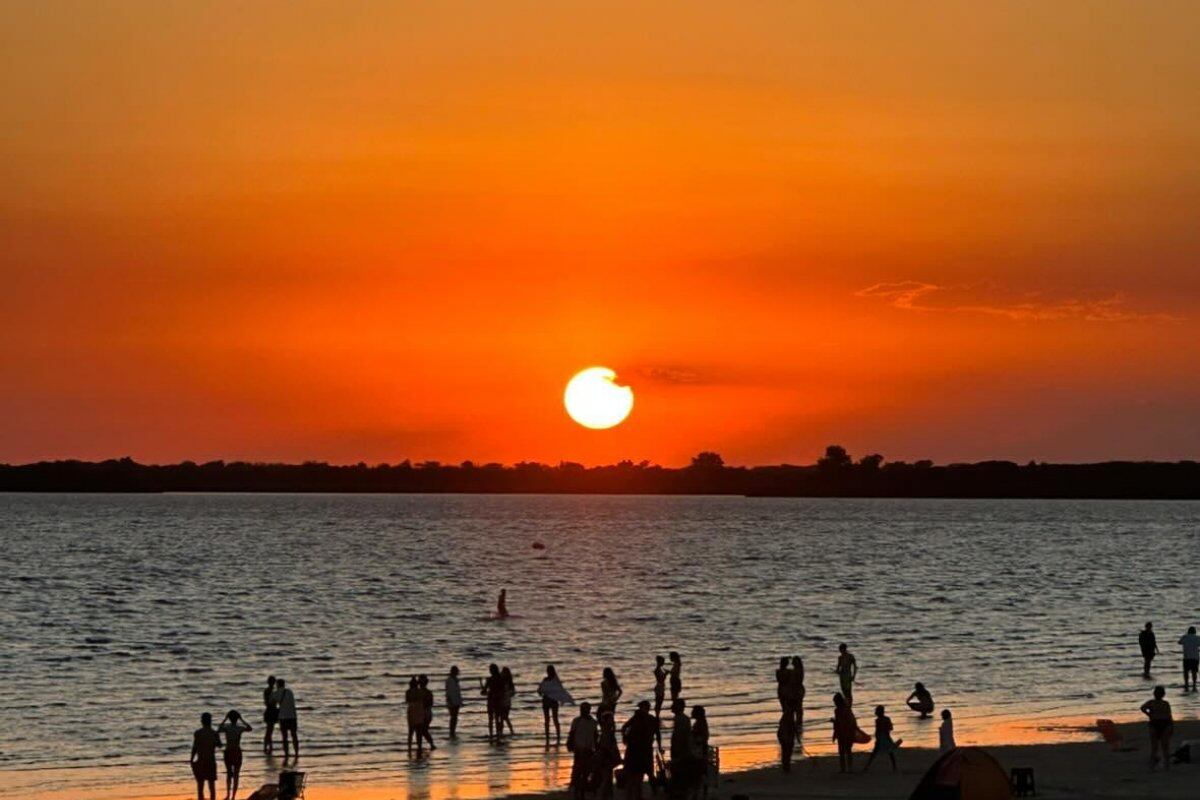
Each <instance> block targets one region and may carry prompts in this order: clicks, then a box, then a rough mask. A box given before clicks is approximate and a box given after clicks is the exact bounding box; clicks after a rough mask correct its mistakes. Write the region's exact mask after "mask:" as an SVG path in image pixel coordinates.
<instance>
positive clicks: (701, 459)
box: [692, 450, 725, 470]
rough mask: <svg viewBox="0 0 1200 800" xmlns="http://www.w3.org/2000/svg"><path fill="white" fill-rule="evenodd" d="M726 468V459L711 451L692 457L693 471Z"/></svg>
mask: <svg viewBox="0 0 1200 800" xmlns="http://www.w3.org/2000/svg"><path fill="white" fill-rule="evenodd" d="M724 466H725V459H723V458H721V456H720V455H719V454H717V453H714V452H712V451H711V450H705V451H704V452H702V453H697V454H696V455H694V456H692V469H705V470H718V469H721V468H723V467H724Z"/></svg>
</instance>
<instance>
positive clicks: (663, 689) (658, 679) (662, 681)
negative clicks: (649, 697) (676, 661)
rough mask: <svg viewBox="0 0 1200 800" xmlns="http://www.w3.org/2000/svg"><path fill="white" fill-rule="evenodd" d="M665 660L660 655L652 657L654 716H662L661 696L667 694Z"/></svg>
mask: <svg viewBox="0 0 1200 800" xmlns="http://www.w3.org/2000/svg"><path fill="white" fill-rule="evenodd" d="M666 663H667V660H666V659H665V658H663V657H662V656H655V657H654V716H656V717H661V716H662V707H663V698H664V697H666V695H667V670H666V667H665V666H664V665H665V664H666Z"/></svg>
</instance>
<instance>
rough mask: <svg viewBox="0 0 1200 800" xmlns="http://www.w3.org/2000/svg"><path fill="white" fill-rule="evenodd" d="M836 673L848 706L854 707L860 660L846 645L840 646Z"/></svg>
mask: <svg viewBox="0 0 1200 800" xmlns="http://www.w3.org/2000/svg"><path fill="white" fill-rule="evenodd" d="M834 672H836V673H837V676H838V682H839V683H840V684H841V688H842V697H843V698H844V699H845V701H846V705H850V706H852V705H854V681H856V680H858V659H856V658H855V657H854V654H853V653H851V652H850V650H849V649H848V648H847V647H846V645H845V644H839V645H838V660H837V667H836V668H835V669H834Z"/></svg>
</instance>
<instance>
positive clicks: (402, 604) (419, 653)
mask: <svg viewBox="0 0 1200 800" xmlns="http://www.w3.org/2000/svg"><path fill="white" fill-rule="evenodd" d="M1198 531H1200V503H1185V502H1173V503H1158V502H1094V501H1079V502H1074V501H1016V500H1004V501H982V500H981V501H961V500H960V501H938V500H810V499H744V498H730V497H720V498H718V497H695V498H690V497H594V496H589V497H579V496H554V497H546V496H354V495H349V496H347V495H337V496H333V495H301V496H298V495H153V496H113V495H89V496H85V495H45V496H37V495H0V573H2V574H3V576H4V577H3V579H2V580H0V636H3V641H4V642H5V647H4V649H3V651H0V678H2V680H0V729H2V730H4V731H5V734H4V736H3V737H2V741H0V796H3V797H6V798H14V800H16V799H17V798H40V797H46V798H50V797H63V798H66V797H71V798H77V799H82V800H86V799H87V798H90V797H97V798H98V797H111V796H115V795H118V794H119V795H123V796H126V797H135V796H138V795H144V796H151V795H156V796H157V795H163V794H165V793H166V789H165V788H164V787H167V788H169V787H171V786H175V787H176V788H177V791H176V794H178V796H180V797H185V796H189V795H190V794H192V793H193V791H194V784H193V783H192V781H191V776H190V772H189V771H188V768H187V765H186V761H187V754H188V749H189V747H190V741H191V731H192V730H193V729H194V728H195V727H196V725H197V723H198V716H199V714H200V712H202V711H211V712H212V713H213V714H214V715H215V716H217V717H218V718H219V717H220V716H221V715H223V713H224V712H225V711H226V710H228V709H230V708H237V709H239V710H240V711H242V712H243V714H245V715H246V717H247V718H248V719H249V721H250V722H251V724H253V725H256V726H257V725H258V723H259V722H260V720H261V710H260V706H261V689H262V686H263V681H264V680H265V678H266V676H267V675H268V674H276V675H280V676H282V677H285V678H287V679H288V681H289V683H290V684H291V685H292V686H293V688H294V689H295V692H296V696H297V700H298V703H299V707H300V728H301V736H302V753H303V755H302V759H301V767H302V768H303V769H306V770H308V771H309V772H310V775H311V780H312V782H313V786H314V787H320V786H322V785H324V786H330V787H332V786H337V787H341V788H342V789H347V787H350V788H353V787H358V788H357V790H356V796H362V797H376V796H378V797H380V798H383V797H404V796H412V797H429V798H441V797H463V798H466V797H479V796H488V795H495V794H500V793H506V792H526V791H537V790H539V789H541V788H546V787H551V788H553V787H557V786H561V785H562V784H563V783H565V782H566V778H567V775H568V773H569V754H567V753H566V752H565V750H551V751H550V752H549V753H548V752H547V750H546V749H545V747H544V746H543V740H542V737H541V712H540V706H539V705H538V700H537V697H536V695H535V694H534V693H533V688H534V686H535V685H536V683H537V680H538V679H539V677H540V676H541V673H542V671H543V669H544V665H545V663H546V662H553V663H555V664H556V665H557V666H558V669H559V672H560V674H561V675H562V677H563V681H564V683H565V684H566V686H567V688H568V689H570V690H571V691H572V693H573V694H574V695H575V696H576V697H577V698H579V699H595V697H596V696H597V695H598V694H599V691H598V684H599V678H600V670H601V668H602V667H604V666H612V667H613V668H614V669H615V670H616V672H617V674H618V676H619V677H620V679H621V682H622V684H623V685H624V688H625V697H624V700H623V701H622V708H621V709H619V710H618V716H619V717H623V716H624V714H625V713H627V712H628V711H630V710H631V709H632V704H633V702H635V701H636V700H638V699H641V698H649V697H650V695H651V692H650V689H651V687H652V685H653V678H652V675H651V670H652V668H653V665H654V655H656V654H663V655H665V654H666V652H667V651H668V650H672V649H674V650H678V651H680V653H681V654H682V656H683V662H684V672H683V676H684V696H685V697H686V698H687V699H688V700H689V702H690V703H691V704H696V703H701V704H704V705H705V706H707V708H708V710H709V717H710V724H711V727H712V730H713V743H714V744H718V745H720V746H721V747H722V751H723V754H724V758H725V764H726V768H727V769H728V768H736V767H741V766H750V765H753V764H757V763H763V762H765V761H769V760H770V759H772V758H774V756H775V749H774V744H773V743H774V728H775V723H776V720H777V718H778V706H777V703H776V700H775V689H774V683H773V672H774V668H775V666H776V662H777V660H778V658H779V656H781V655H792V654H798V655H800V656H802V657H803V658H804V660H805V664H806V668H807V672H808V681H807V684H808V697H807V701H806V707H807V713H806V723H807V725H808V730H807V733H806V746H807V747H808V748H809V749H810V750H813V751H817V752H822V751H824V750H826V749H827V748H825V742H826V740H827V739H828V726H827V722H826V720H827V719H828V716H829V713H828V705H829V695H831V694H832V693H833V692H834V691H835V690H836V678H835V676H834V675H833V674H832V667H833V663H834V660H835V658H836V651H835V648H836V645H837V643H838V642H840V641H847V642H849V644H850V646H851V649H852V651H853V652H855V654H856V655H857V657H858V659H859V662H860V665H861V668H862V673H861V676H860V683H859V684H858V687H857V691H856V697H855V700H856V709H857V711H858V713H859V715H860V717H862V718H864V719H862V720H861V721H862V722H864V723H866V722H867V721H868V720H869V717H870V708H871V707H872V706H874V705H875V704H876V703H884V704H886V705H887V706H888V707H889V711H890V712H891V714H892V716H893V719H894V720H895V721H896V723H897V733H896V735H897V736H898V737H903V738H904V739H905V740H906V742H910V743H912V744H916V745H923V746H933V745H935V744H936V737H937V724H936V723H935V722H933V721H926V722H920V721H917V720H915V719H914V718H913V716H912V715H910V714H908V713H907V712H906V711H905V712H902V711H901V709H902V708H903V700H904V698H905V697H906V696H907V694H908V692H909V691H910V690H911V686H912V683H913V682H914V681H917V680H921V681H924V682H925V683H926V684H927V685H928V686H929V688H930V689H931V690H932V691H933V693H934V696H935V699H936V700H937V702H938V705H939V707H942V706H949V707H951V708H953V709H954V712H955V720H956V727H957V731H958V738H959V741H960V742H984V743H990V742H1001V741H1008V742H1020V741H1056V740H1063V739H1071V738H1078V737H1081V736H1086V735H1087V734H1086V733H1083V732H1081V731H1079V730H1077V729H1076V728H1075V727H1073V725H1075V724H1076V723H1078V724H1085V723H1086V722H1087V721H1088V720H1090V719H1094V718H1096V717H1099V716H1110V717H1114V718H1118V719H1121V718H1126V719H1127V718H1130V717H1132V716H1133V715H1134V714H1135V713H1136V709H1137V706H1138V705H1139V704H1140V703H1141V701H1142V700H1143V699H1144V698H1145V697H1146V696H1147V695H1148V691H1149V687H1150V684H1149V683H1148V682H1146V681H1143V680H1142V678H1141V676H1140V661H1139V658H1138V654H1137V643H1136V635H1137V631H1138V630H1139V629H1140V628H1141V626H1142V624H1143V623H1144V622H1145V621H1146V620H1147V619H1152V620H1154V621H1155V623H1156V625H1155V627H1156V628H1157V629H1158V632H1159V641H1160V647H1161V648H1162V650H1163V652H1164V655H1163V656H1162V657H1160V660H1159V661H1158V662H1157V667H1156V678H1157V679H1158V680H1161V681H1164V682H1168V683H1170V684H1171V685H1172V686H1173V688H1172V689H1171V691H1170V693H1169V695H1168V699H1169V700H1170V701H1171V702H1172V704H1173V705H1174V706H1175V712H1176V716H1177V717H1183V718H1191V717H1195V716H1196V714H1197V710H1198V709H1200V698H1198V697H1197V696H1196V695H1191V696H1183V695H1181V694H1180V692H1179V690H1178V688H1177V687H1178V682H1179V677H1178V675H1177V672H1178V653H1177V650H1178V648H1177V646H1176V645H1175V644H1174V642H1175V640H1176V639H1177V638H1178V637H1179V635H1180V634H1181V633H1182V632H1183V630H1184V629H1185V628H1186V626H1187V625H1189V624H1197V622H1198V620H1197V617H1200V609H1198V608H1197V595H1196V592H1195V587H1196V585H1197V584H1196V580H1195V568H1194V564H1195V561H1196V556H1197V555H1198V554H1200V553H1198V551H1200V538H1198ZM534 543H542V544H544V545H545V549H535V548H534V547H533V545H534ZM501 587H507V588H508V590H509V607H510V610H512V611H513V612H514V614H516V615H518V616H516V617H515V618H511V619H509V620H506V621H503V622H495V621H489V620H487V619H486V617H487V615H488V613H489V611H490V610H491V608H492V607H493V605H494V602H495V595H496V593H497V592H498V591H499V589H500V588H501ZM492 661H495V662H498V663H500V664H507V665H509V666H511V667H512V669H513V671H514V673H515V676H516V680H517V685H518V696H517V698H516V701H515V706H514V712H513V719H514V722H515V724H516V726H517V731H518V734H519V735H518V736H517V737H516V739H514V740H513V741H511V742H510V743H508V744H506V745H504V746H502V747H492V746H489V745H488V744H487V743H486V742H485V741H484V737H483V734H484V733H485V731H486V725H485V722H484V717H483V706H482V702H480V701H478V700H477V699H476V696H475V695H473V694H471V693H470V692H469V690H470V689H471V688H472V687H473V686H474V678H475V677H476V676H481V675H483V674H484V672H485V669H486V666H487V664H488V663H489V662H492ZM452 663H456V664H458V665H459V666H460V668H461V669H462V670H463V673H464V676H465V678H464V681H463V686H464V689H465V690H468V706H467V708H466V709H465V711H464V715H463V718H462V721H461V723H460V732H461V738H460V741H459V742H457V743H455V744H447V745H444V746H440V747H439V749H438V750H437V751H436V752H435V753H434V754H433V755H432V756H431V757H427V758H424V759H420V760H416V759H410V758H409V757H408V756H407V755H406V754H405V753H404V735H405V728H404V706H403V695H404V688H405V683H406V681H407V679H408V677H409V676H410V675H412V674H414V673H417V672H425V673H428V674H429V675H430V677H431V681H432V684H433V688H435V690H437V694H438V696H439V701H440V687H441V682H442V679H443V677H444V674H445V671H446V669H447V668H448V666H449V665H450V664H452ZM572 713H573V711H571V710H569V709H564V726H565V723H566V722H567V720H568V718H569V717H570V716H571V714H572ZM444 724H445V719H444V715H443V714H442V713H441V709H440V708H439V709H438V714H437V716H436V718H435V731H434V735H435V738H437V739H438V741H439V744H441V740H442V739H443V738H444V733H445V728H444ZM864 727H868V726H867V725H866V724H864ZM258 733H259V731H258V730H256V731H255V732H254V733H251V734H248V735H247V737H246V739H245V740H244V742H245V745H246V767H245V772H244V778H243V786H244V787H245V790H244V791H243V793H242V796H245V795H246V794H248V793H249V790H250V789H252V788H254V787H255V786H257V785H258V784H259V783H261V782H263V780H265V779H266V777H267V776H268V775H271V774H272V773H274V772H275V771H277V769H278V767H279V761H278V760H267V759H266V758H265V757H264V756H262V755H261V754H260V753H259V752H258V751H257V749H256V748H255V747H254V742H255V740H256V738H257V734H258ZM376 793H378V794H376Z"/></svg>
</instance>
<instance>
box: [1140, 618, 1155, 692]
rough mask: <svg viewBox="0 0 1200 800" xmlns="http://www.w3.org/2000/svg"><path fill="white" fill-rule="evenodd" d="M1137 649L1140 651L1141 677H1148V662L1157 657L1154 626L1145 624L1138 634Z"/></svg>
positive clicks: (1148, 623)
mask: <svg viewBox="0 0 1200 800" xmlns="http://www.w3.org/2000/svg"><path fill="white" fill-rule="evenodd" d="M1138 647H1140V648H1141V649H1142V677H1143V678H1149V677H1150V662H1151V661H1153V660H1154V657H1155V656H1156V655H1158V639H1156V638H1155V637H1154V624H1153V623H1150V622H1147V623H1146V627H1145V628H1143V629H1142V631H1141V633H1139V634H1138Z"/></svg>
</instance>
